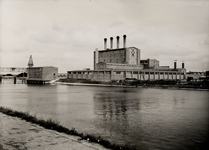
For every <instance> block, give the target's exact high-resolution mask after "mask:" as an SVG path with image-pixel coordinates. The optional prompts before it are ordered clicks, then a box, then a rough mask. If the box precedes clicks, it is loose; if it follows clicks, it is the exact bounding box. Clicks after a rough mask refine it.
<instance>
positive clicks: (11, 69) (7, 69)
mask: <svg viewBox="0 0 209 150" xmlns="http://www.w3.org/2000/svg"><path fill="white" fill-rule="evenodd" d="M0 72H27V68H20V67H0Z"/></svg>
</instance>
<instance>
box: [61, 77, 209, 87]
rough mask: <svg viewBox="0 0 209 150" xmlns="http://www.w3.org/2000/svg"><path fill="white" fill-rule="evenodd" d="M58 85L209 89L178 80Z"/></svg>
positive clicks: (208, 83)
mask: <svg viewBox="0 0 209 150" xmlns="http://www.w3.org/2000/svg"><path fill="white" fill-rule="evenodd" d="M57 83H58V84H67V85H85V86H109V87H152V88H162V89H167V88H172V89H209V81H207V80H205V81H193V82H184V83H182V82H181V81H178V80H154V81H150V80H146V81H140V80H133V79H125V80H112V81H107V82H105V81H91V80H83V79H60V80H58V81H57Z"/></svg>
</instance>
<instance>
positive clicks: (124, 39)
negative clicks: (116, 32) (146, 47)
mask: <svg viewBox="0 0 209 150" xmlns="http://www.w3.org/2000/svg"><path fill="white" fill-rule="evenodd" d="M123 48H126V35H123Z"/></svg>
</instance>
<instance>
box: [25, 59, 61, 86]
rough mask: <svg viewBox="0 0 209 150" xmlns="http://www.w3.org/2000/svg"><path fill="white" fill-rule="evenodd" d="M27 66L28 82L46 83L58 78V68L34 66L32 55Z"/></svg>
mask: <svg viewBox="0 0 209 150" xmlns="http://www.w3.org/2000/svg"><path fill="white" fill-rule="evenodd" d="M28 66H29V67H28V68H27V72H28V74H27V83H28V84H45V83H46V82H50V81H52V80H56V79H57V78H58V68H57V67H52V66H45V67H33V59H32V56H30V58H29V62H28Z"/></svg>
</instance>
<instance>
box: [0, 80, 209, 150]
mask: <svg viewBox="0 0 209 150" xmlns="http://www.w3.org/2000/svg"><path fill="white" fill-rule="evenodd" d="M0 106H5V107H9V108H12V109H14V110H18V111H24V112H26V111H27V112H29V113H30V114H31V115H36V116H37V117H39V118H43V119H48V118H52V119H53V120H57V121H59V122H60V124H61V125H64V126H66V127H68V128H69V129H71V128H72V127H74V128H75V129H76V130H77V131H79V132H83V133H90V134H95V135H97V136H102V137H103V138H105V139H107V140H109V141H111V142H114V143H117V144H130V145H136V146H137V147H139V148H141V149H159V150H160V149H171V150H176V149H182V150H184V149H185V150H190V149H198V148H199V147H200V146H201V144H202V143H203V142H205V141H206V140H207V139H208V134H209V91H208V90H193V89H189V90H179V89H155V88H143V87H138V88H122V87H96V86H69V85H60V84H50V85H27V84H12V83H11V84H10V82H6V81H4V82H2V83H1V84H0Z"/></svg>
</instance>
